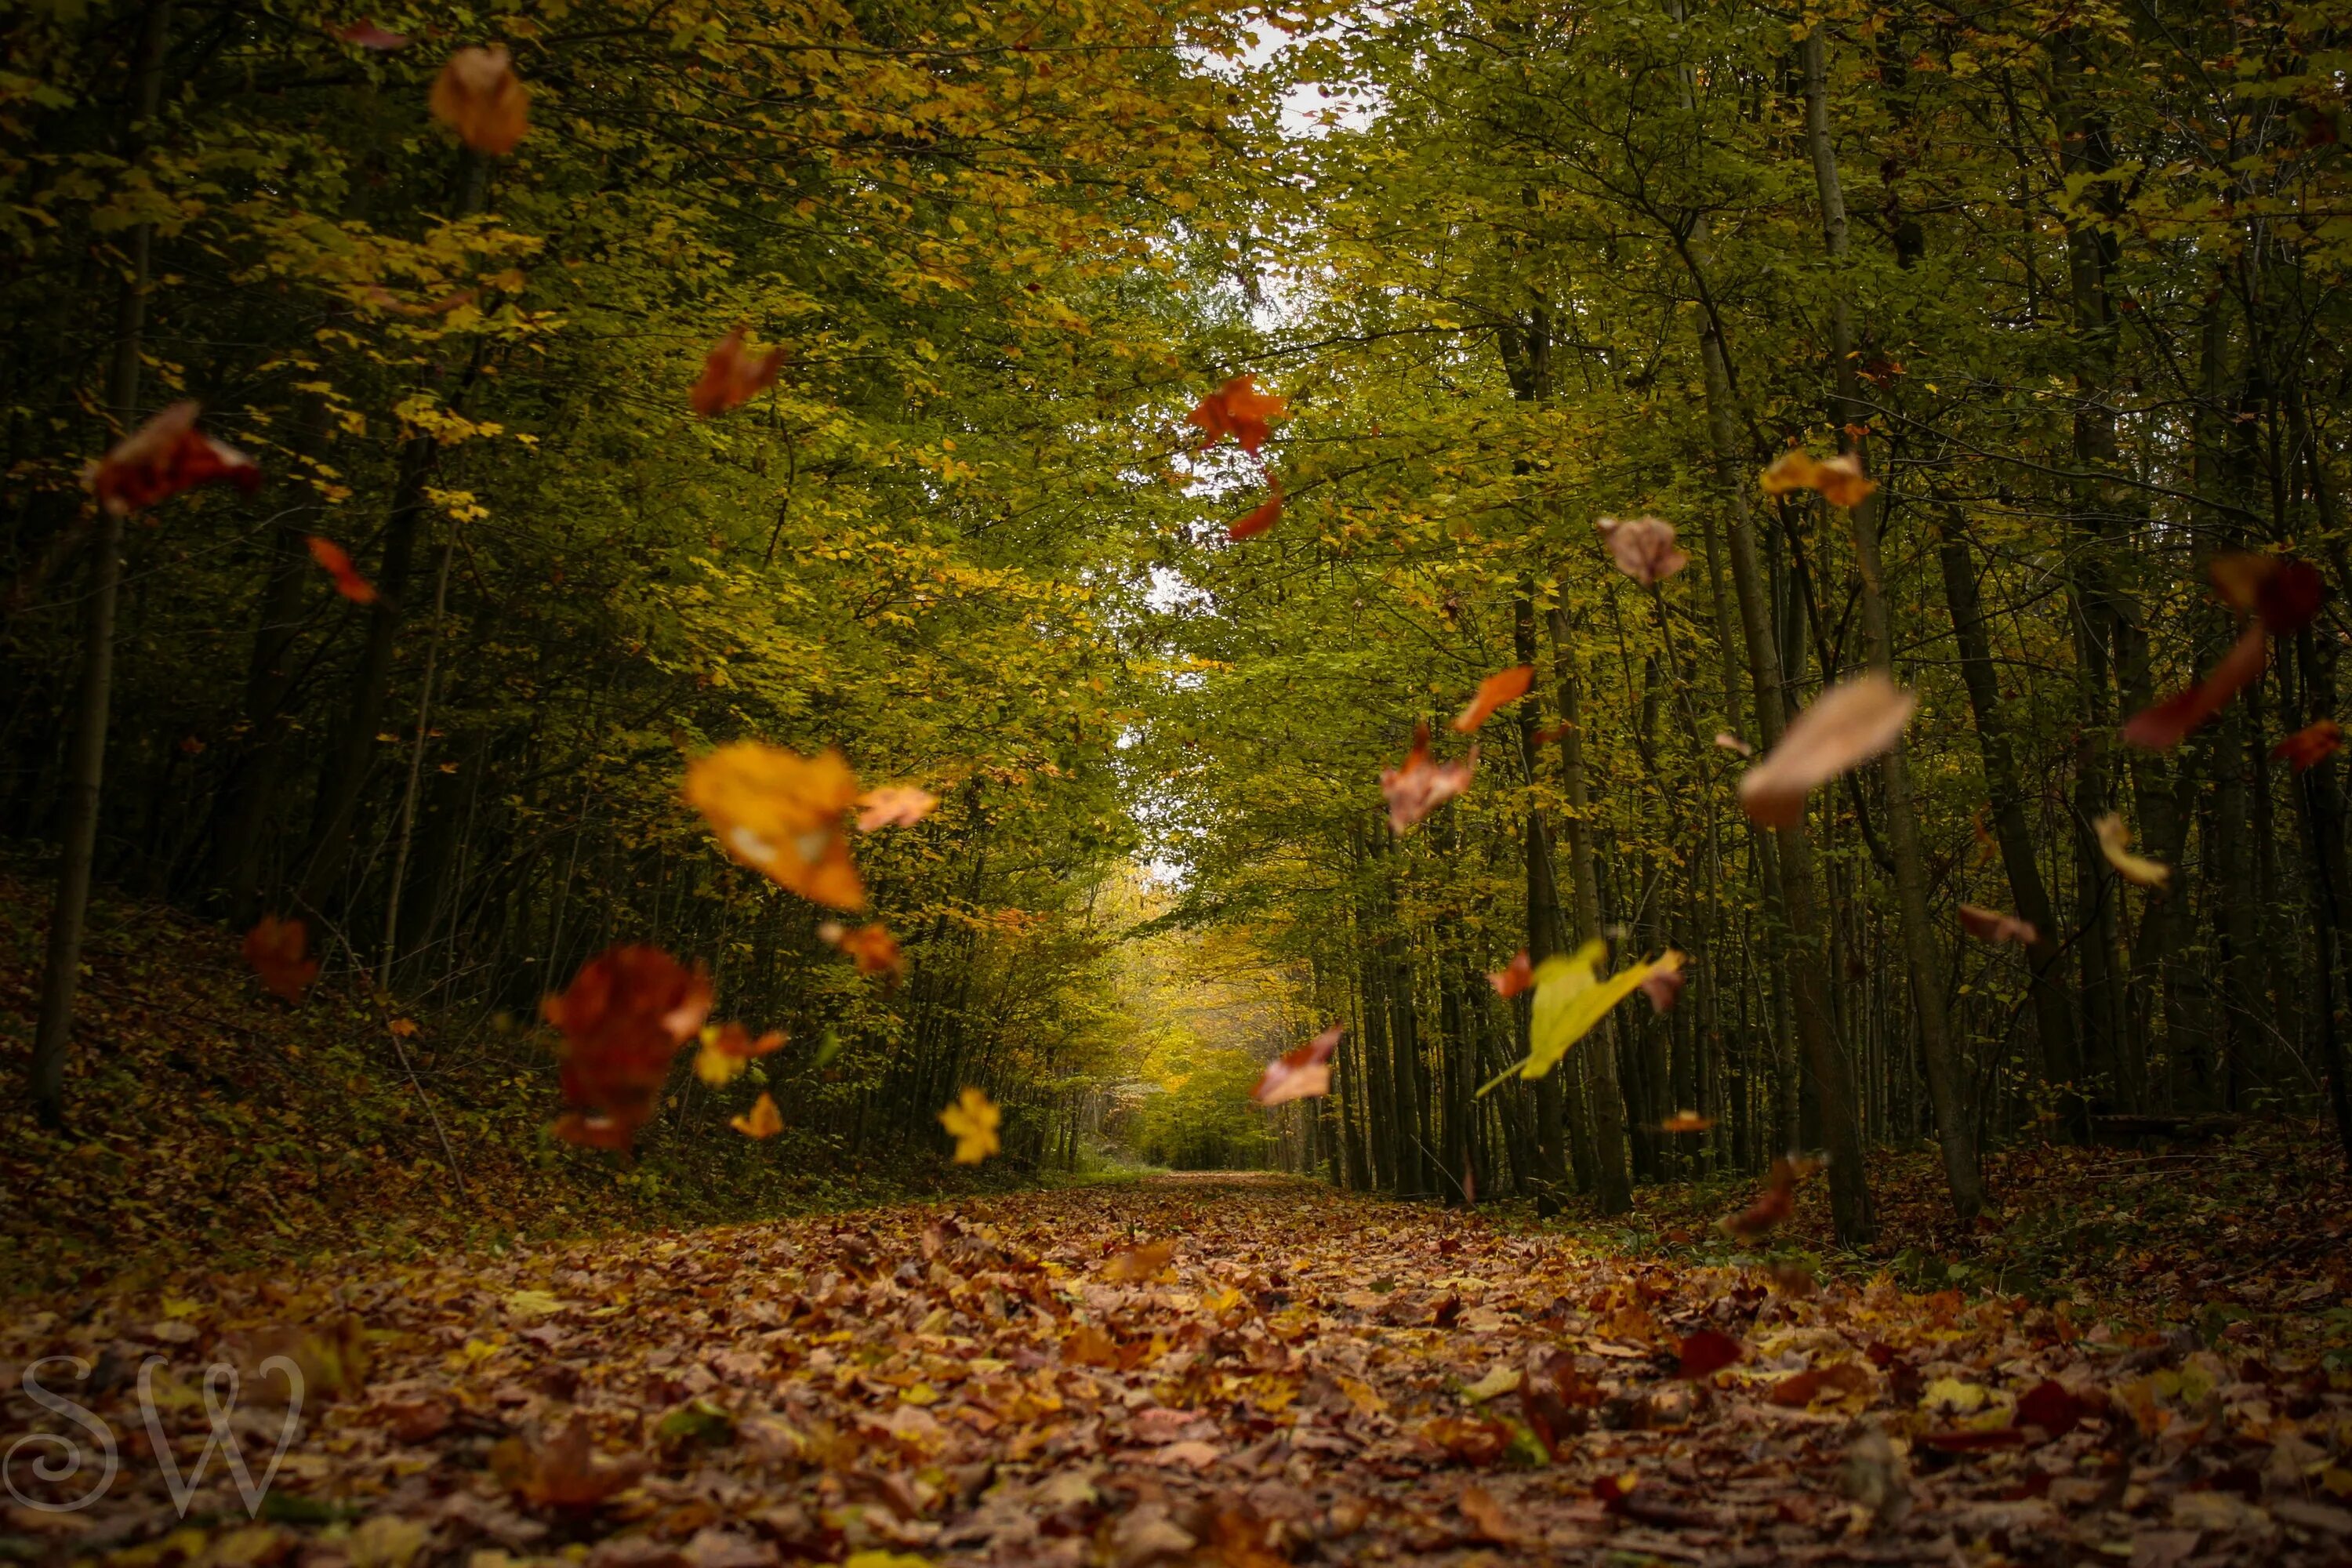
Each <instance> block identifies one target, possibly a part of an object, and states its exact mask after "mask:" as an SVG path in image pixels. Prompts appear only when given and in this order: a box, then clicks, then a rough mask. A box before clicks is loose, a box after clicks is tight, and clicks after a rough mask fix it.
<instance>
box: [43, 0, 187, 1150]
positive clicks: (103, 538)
mask: <svg viewBox="0 0 2352 1568" xmlns="http://www.w3.org/2000/svg"><path fill="white" fill-rule="evenodd" d="M171 36H172V5H171V0H150V4H149V5H148V7H147V15H146V17H145V19H144V21H143V22H142V26H141V28H140V34H139V54H138V64H137V66H136V67H135V68H134V73H133V80H132V84H131V101H132V106H133V107H132V120H131V125H130V127H129V129H128V132H127V133H126V135H125V138H124V140H125V142H126V143H127V145H126V147H125V148H124V154H125V156H124V162H125V163H135V162H136V161H137V159H138V157H139V154H140V152H141V150H142V142H143V139H144V138H145V137H146V136H147V135H148V134H149V133H150V129H151V125H152V121H153V120H154V118H155V114H156V110H158V109H159V108H160V107H161V106H162V103H163V56H164V52H165V49H166V48H167V47H168V46H169V44H170V42H171ZM153 244H154V229H153V226H152V225H149V224H143V223H142V224H139V225H137V226H134V227H133V228H132V229H131V232H130V234H129V235H128V236H127V237H126V245H127V248H128V249H129V251H130V253H131V275H130V277H128V278H126V279H124V280H123V283H122V292H121V295H120V296H118V298H117V300H116V303H115V316H114V362H113V364H112V365H111V366H110V369H109V370H108V373H107V381H106V403H107V411H108V412H109V413H110V414H111V415H112V416H113V418H114V426H115V429H116V431H117V432H118V433H127V432H128V431H130V430H131V428H132V427H133V426H136V425H137V424H138V423H139V371H140V355H141V353H142V349H143V348H144V346H145V341H146V325H147V281H148V266H149V262H148V258H149V255H150V252H151V251H152V248H153ZM93 543H94V545H95V548H94V549H93V551H92V552H91V556H90V568H89V608H88V610H87V611H86V612H85V615H86V618H85V619H84V621H83V623H82V647H81V672H80V674H81V679H80V686H79V691H78V694H77V696H76V699H75V705H74V721H73V735H72V739H71V741H70V742H69V743H68V748H67V752H66V800H65V831H64V834H63V839H64V843H63V846H62V848H63V853H62V856H61V858H60V860H59V864H58V890H57V900H56V902H55V903H54V904H53V905H52V906H51V909H50V912H49V938H48V951H47V959H46V963H45V966H44V968H43V970H42V972H41V1016H40V1021H39V1023H38V1024H37V1026H36V1027H35V1032H34V1036H33V1062H32V1091H33V1108H34V1110H35V1111H36V1113H37V1114H38V1116H39V1117H40V1119H41V1121H42V1123H43V1124H44V1125H46V1126H49V1127H57V1126H61V1125H63V1123H64V1121H65V1075H66V1052H67V1050H68V1047H70V1045H71V1044H72V1041H73V1019H74V1000H75V998H76V996H77V994H79V991H80V988H81V946H82V936H83V933H84V931H85V930H86V929H87V927H88V923H89V887H90V880H91V878H92V875H93V873H94V871H95V869H96V866H97V860H98V819H99V810H100V805H101V804H102V797H103V795H104V786H105V780H106V730H107V721H108V718H109V714H110V710H111V708H112V705H113V700H114V612H115V606H116V603H117V601H118V600H119V599H120V597H121V590H122V519H121V518H120V517H118V516H116V515H115V514H114V513H113V512H111V511H110V510H107V509H105V508H104V507H100V509H99V513H98V526H97V530H96V532H95V536H94V539H93Z"/></svg>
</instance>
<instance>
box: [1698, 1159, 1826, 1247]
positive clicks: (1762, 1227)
mask: <svg viewBox="0 0 2352 1568" xmlns="http://www.w3.org/2000/svg"><path fill="white" fill-rule="evenodd" d="M1821 1168H1822V1162H1821V1161H1819V1160H1813V1159H1809V1158H1807V1157H1806V1156H1804V1155H1801V1154H1784V1155H1782V1156H1781V1157H1780V1159H1777V1160H1775V1161H1773V1162H1772V1168H1771V1169H1770V1170H1769V1171H1767V1172H1766V1173H1764V1190H1763V1192H1762V1193H1760V1194H1758V1195H1757V1198H1756V1201H1755V1202H1754V1203H1752V1204H1750V1205H1748V1207H1747V1208H1745V1209H1743V1210H1741V1211H1740V1212H1739V1213H1738V1214H1736V1215H1725V1216H1724V1217H1723V1219H1722V1221H1721V1224H1722V1226H1723V1228H1724V1230H1725V1232H1726V1233H1727V1234H1728V1235H1730V1236H1732V1237H1735V1238H1737V1239H1738V1240H1740V1241H1754V1240H1755V1239H1757V1238H1758V1237H1761V1236H1763V1235H1764V1234H1765V1233H1766V1232H1768V1231H1769V1230H1770V1229H1771V1228H1772V1227H1773V1226H1776V1225H1779V1224H1780V1222H1781V1221H1783V1220H1785V1219H1787V1218H1788V1217H1789V1216H1790V1215H1792V1214H1794V1213H1796V1212H1797V1184H1798V1183H1800V1182H1801V1181H1803V1180H1804V1179H1805V1178H1806V1177H1807V1176H1810V1175H1811V1174H1812V1173H1814V1172H1815V1171H1818V1170H1820V1169H1821Z"/></svg>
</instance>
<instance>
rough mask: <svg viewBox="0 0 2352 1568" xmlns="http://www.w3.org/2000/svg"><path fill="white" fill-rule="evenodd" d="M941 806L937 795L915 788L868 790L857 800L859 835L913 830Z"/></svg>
mask: <svg viewBox="0 0 2352 1568" xmlns="http://www.w3.org/2000/svg"><path fill="white" fill-rule="evenodd" d="M939 804H940V797H939V796H938V795H933V794H932V793H931V792H930V791H929V790H927V789H917V788H916V787H915V786H914V785H912V784H887V785H885V786H884V787H883V788H881V789H869V790H867V791H866V793H865V794H864V795H859V796H858V797H857V831H858V832H860V833H874V832H878V831H879V830H881V829H882V828H885V827H912V826H915V824H917V823H919V822H920V821H922V820H923V818H925V817H927V816H930V815H931V811H932V809H933V808H934V807H936V806H937V805H939Z"/></svg>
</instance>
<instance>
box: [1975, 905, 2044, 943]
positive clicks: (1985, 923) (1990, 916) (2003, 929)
mask: <svg viewBox="0 0 2352 1568" xmlns="http://www.w3.org/2000/svg"><path fill="white" fill-rule="evenodd" d="M1960 929H1961V930H1963V931H1967V932H1968V933H1969V935H1970V936H1972V937H1975V938H1976V939H1977V940H1978V941H1979V942H2025V943H2032V942H2040V941H2041V940H2042V933H2041V932H2040V931H2036V930H2034V929H2033V922H2032V921H2021V920H2019V919H2018V918H2017V917H2016V916H2015V915H2005V914H2002V913H2001V912H2000V910H1985V909H1979V908H1978V907H1977V906H1976V905H1974V904H1962V905H1961V906H1960Z"/></svg>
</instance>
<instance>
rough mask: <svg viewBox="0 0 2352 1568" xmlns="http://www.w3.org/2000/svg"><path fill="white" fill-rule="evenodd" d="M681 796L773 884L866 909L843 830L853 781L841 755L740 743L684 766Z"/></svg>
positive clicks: (853, 795)
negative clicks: (804, 753) (806, 754)
mask: <svg viewBox="0 0 2352 1568" xmlns="http://www.w3.org/2000/svg"><path fill="white" fill-rule="evenodd" d="M686 798H687V800H688V803H689V804H691V805H694V806H695V807H697V808H698V810H700V811H701V813H702V815H703V816H704V817H705V818H707V819H708V820H709V823H710V826H711V830H712V831H713V832H715V833H717V834H718V835H719V843H721V844H723V845H725V846H726V847H727V852H728V853H729V854H730V855H732V856H734V857H735V858H737V859H738V860H740V861H742V862H743V863H744V864H745V865H747V866H750V867H752V868H754V869H757V870H760V871H762V872H765V873H766V874H767V876H768V877H769V878H770V879H772V881H774V882H776V883H777V884H778V885H780V886H782V887H785V888H789V889H792V890H793V892H795V893H798V894H800V895H801V896H802V897H803V898H808V899H814V900H817V901H818V902H819V903H825V904H831V905H833V906H834V907H835V909H843V910H862V909H864V908H865V907H866V888H865V885H864V884H863V883H862V882H860V881H859V880H858V879H857V868H856V866H855V865H854V864H852V863H851V861H850V858H849V840H848V838H847V837H846V836H845V834H844V833H843V832H842V827H841V816H842V813H844V812H845V811H847V810H848V809H849V806H850V804H851V803H852V802H854V801H855V800H856V798H857V779H856V775H854V774H853V773H850V771H849V764H848V763H845V762H844V761H842V758H841V753H840V752H832V751H828V752H820V753H819V754H817V755H816V756H814V757H803V756H800V755H797V754H796V753H794V752H787V751H785V750H783V749H782V747H778V746H770V745H763V744H761V742H757V741H739V742H736V743H735V744H734V745H731V746H722V747H720V748H719V750H718V751H715V752H711V753H710V754H709V756H706V757H701V758H698V759H697V760H696V761H695V762H693V763H690V764H689V765H688V768H687V770H686Z"/></svg>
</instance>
